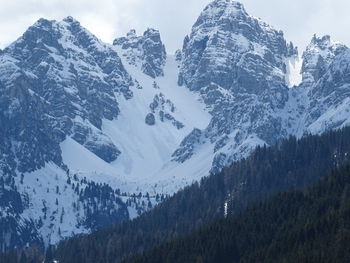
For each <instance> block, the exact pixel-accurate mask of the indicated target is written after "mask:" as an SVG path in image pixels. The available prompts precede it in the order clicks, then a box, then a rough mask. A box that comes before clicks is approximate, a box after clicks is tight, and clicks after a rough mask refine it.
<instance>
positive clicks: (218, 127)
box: [174, 0, 297, 164]
mask: <svg viewBox="0 0 350 263" xmlns="http://www.w3.org/2000/svg"><path fill="white" fill-rule="evenodd" d="M296 53H297V51H296V49H295V48H294V47H293V45H292V44H287V42H286V40H285V39H284V37H283V33H282V32H281V31H277V30H275V29H273V28H272V27H270V26H269V25H267V24H265V23H264V22H262V21H260V20H258V19H256V18H254V17H251V16H249V15H248V14H247V12H246V11H245V9H244V7H243V5H242V4H240V3H238V2H234V1H230V0H217V1H213V2H212V3H210V4H209V5H208V6H207V7H206V8H205V9H204V11H203V12H202V14H201V15H200V17H199V18H198V20H197V22H196V23H195V24H194V26H193V28H192V32H191V34H190V35H189V36H187V37H186V38H185V40H184V45H183V49H182V52H181V55H180V54H177V56H178V57H179V58H181V68H180V74H179V84H181V85H185V86H186V87H188V88H189V89H190V90H192V91H194V92H198V93H199V94H200V95H201V96H202V98H203V101H204V102H205V103H206V104H207V105H208V107H209V108H210V109H211V113H212V115H213V118H212V121H211V123H210V125H209V126H208V127H207V129H206V130H205V131H203V132H202V133H203V134H204V135H203V136H204V137H205V138H206V140H204V141H203V140H202V143H203V142H204V143H211V144H217V146H216V147H215V149H216V152H217V155H220V163H221V164H225V163H227V162H225V161H223V157H222V156H223V155H222V154H220V151H218V150H219V148H221V149H223V148H225V147H226V151H227V150H228V148H232V150H230V153H228V154H226V155H227V161H228V160H230V161H231V160H232V159H235V157H234V156H235V155H236V154H238V155H240V153H242V151H246V150H245V149H240V146H242V145H243V144H245V143H246V142H247V140H250V141H251V142H252V145H256V143H259V142H260V143H261V142H265V143H272V142H273V141H275V140H277V139H279V138H282V137H284V136H285V135H286V134H287V131H286V128H285V127H283V125H282V123H281V122H282V119H281V117H280V116H278V114H277V112H278V111H281V110H282V109H283V108H284V107H285V106H286V103H287V101H288V99H289V90H288V88H287V86H286V80H285V75H286V64H285V60H286V58H289V57H291V56H294V55H295V54H296ZM188 139H189V138H186V140H188ZM258 141H259V142H258ZM193 143H194V144H195V143H197V140H194V141H193ZM184 145H190V144H189V143H188V142H186V143H184ZM182 147H183V146H182ZM189 147H191V148H193V146H189ZM236 151H238V152H236ZM181 153H184V154H185V153H186V156H189V155H188V154H187V153H188V151H184V150H177V151H176V152H175V153H174V155H175V160H181V161H183V160H184V156H181Z"/></svg>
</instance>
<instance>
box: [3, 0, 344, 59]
mask: <svg viewBox="0 0 350 263" xmlns="http://www.w3.org/2000/svg"><path fill="white" fill-rule="evenodd" d="M209 2H210V0H99V1H96V0H74V1H73V0H11V1H8V0H0V3H1V9H0V46H1V47H4V46H6V45H7V44H9V43H11V42H12V41H14V40H15V39H17V38H18V37H19V36H20V35H21V34H22V33H23V32H24V31H25V30H26V28H27V27H28V26H30V25H31V24H33V23H34V22H35V21H36V20H37V19H39V18H41V17H44V18H47V19H56V20H61V19H62V18H64V17H66V16H68V15H71V16H73V17H75V18H76V19H77V20H79V21H80V22H81V23H82V25H83V26H85V27H87V28H88V29H89V30H90V31H91V32H92V33H94V34H95V35H97V36H98V37H100V38H101V39H102V40H103V41H105V42H110V43H111V42H112V41H113V39H114V38H115V37H117V36H121V35H124V34H125V33H126V32H127V31H128V30H129V29H131V28H135V29H136V30H137V31H138V32H139V33H142V32H143V31H144V30H145V29H146V28H147V27H154V28H157V29H159V30H160V31H161V34H162V38H163V40H164V42H165V44H166V46H167V49H168V50H169V51H170V52H174V51H175V50H176V49H178V48H180V47H181V45H182V40H183V38H184V36H185V35H186V34H188V33H189V32H190V29H191V25H192V24H193V23H194V22H195V20H196V18H197V17H198V15H199V14H200V12H201V10H202V9H203V8H204V7H205V5H206V4H207V3H209ZM241 2H242V3H243V4H244V5H245V6H246V9H247V11H248V12H249V13H250V14H252V15H254V16H258V17H261V18H262V19H263V20H265V21H266V22H268V23H270V24H271V25H273V26H274V27H275V28H276V29H281V30H283V31H284V32H285V35H286V37H287V39H288V40H291V41H293V42H295V43H296V44H297V45H298V46H301V47H302V48H304V47H305V45H306V44H307V43H308V42H309V41H310V39H311V37H312V35H313V34H314V33H317V34H318V35H323V34H330V35H331V36H332V37H333V38H334V39H335V40H339V41H341V42H344V43H345V44H350V35H349V34H348V33H347V28H349V27H350V19H349V16H348V12H349V10H350V2H349V1H348V0H294V1H281V0H265V1H259V0H242V1H241Z"/></svg>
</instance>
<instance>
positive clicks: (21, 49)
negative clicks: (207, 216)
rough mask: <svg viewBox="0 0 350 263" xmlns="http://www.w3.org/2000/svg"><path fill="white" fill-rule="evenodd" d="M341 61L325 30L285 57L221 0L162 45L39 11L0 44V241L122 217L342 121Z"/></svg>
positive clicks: (347, 58) (263, 31)
mask: <svg viewBox="0 0 350 263" xmlns="http://www.w3.org/2000/svg"><path fill="white" fill-rule="evenodd" d="M349 63H350V51H349V49H348V48H347V47H346V46H344V45H342V44H340V43H336V42H333V41H332V40H331V39H330V37H329V36H325V37H322V38H318V37H316V36H314V38H313V39H312V41H311V44H310V45H309V46H308V48H307V50H306V51H305V52H304V54H303V55H302V56H299V54H298V50H297V49H296V48H295V47H294V46H293V44H292V43H287V41H286V40H285V38H284V36H283V33H282V32H281V31H278V30H275V29H274V28H272V27H271V26H269V25H267V24H266V23H264V22H263V21H261V20H260V19H258V18H255V17H253V16H250V15H249V14H248V13H247V12H246V10H245V9H244V7H243V5H242V4H240V3H238V2H234V1H231V0H215V1H213V2H212V3H210V4H209V5H208V6H207V7H206V8H205V9H204V11H203V12H202V13H201V14H200V16H199V18H198V20H197V21H196V23H195V24H194V26H193V27H192V31H191V33H190V35H189V36H187V37H185V40H184V44H183V48H182V50H179V51H178V52H177V53H176V55H169V54H167V53H166V49H165V46H164V45H163V43H162V41H161V36H160V33H159V32H158V31H157V30H154V29H148V30H146V32H144V33H143V34H142V35H141V36H138V35H137V33H136V32H135V30H131V31H130V32H129V33H128V34H127V35H126V36H125V37H120V38H117V39H116V40H115V41H114V42H113V44H106V43H103V42H101V41H100V40H99V39H97V38H96V37H95V36H94V35H93V34H91V33H90V32H89V31H87V30H86V29H84V28H83V27H82V26H81V25H80V23H79V22H78V21H76V20H74V19H73V18H72V17H67V18H65V19H64V20H62V21H49V20H45V19H40V20H39V21H38V22H37V23H35V24H34V25H33V26H31V27H30V28H29V29H28V30H27V31H26V32H25V33H24V34H23V36H22V37H20V38H19V39H18V40H17V41H15V42H14V43H12V44H11V45H10V46H8V47H7V48H5V49H4V50H3V51H1V52H0V110H1V111H0V127H1V128H0V136H1V137H0V138H1V141H0V167H1V169H0V246H1V248H0V250H6V249H7V248H10V247H15V246H18V247H23V246H25V245H26V244H27V243H37V244H39V245H47V244H49V243H56V242H57V241H58V240H60V239H62V238H65V237H69V236H72V235H74V234H78V233H86V232H90V231H93V230H94V229H97V228H100V227H103V226H106V225H109V224H113V223H119V222H122V221H123V220H128V219H129V218H133V217H135V216H137V215H138V214H140V213H142V212H144V211H146V210H147V209H149V208H151V207H152V206H154V205H155V204H156V203H158V202H160V201H161V200H162V198H164V195H166V194H171V193H174V192H175V191H177V190H178V189H180V188H181V187H184V186H185V185H188V184H190V183H192V182H193V181H196V180H199V179H200V178H202V177H203V176H207V175H208V174H209V172H218V171H220V169H221V168H223V167H224V166H225V165H226V164H228V163H230V162H232V161H234V160H238V159H241V158H243V157H245V156H247V155H248V154H249V153H250V151H251V150H252V149H253V148H254V147H255V146H257V145H261V144H272V143H275V142H276V141H278V140H280V139H282V138H285V137H287V136H289V135H296V136H298V137H300V136H302V135H303V134H305V133H309V132H312V133H322V132H324V131H326V130H328V129H336V128H340V127H342V126H345V125H348V124H349V122H350V114H349V111H350V99H349V92H350V86H349V85H350V78H349V76H350V72H349V67H348V65H349Z"/></svg>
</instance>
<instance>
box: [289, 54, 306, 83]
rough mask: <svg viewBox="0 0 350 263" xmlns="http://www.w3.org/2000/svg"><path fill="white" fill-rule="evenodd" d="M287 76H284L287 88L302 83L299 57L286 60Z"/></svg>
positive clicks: (301, 61)
mask: <svg viewBox="0 0 350 263" xmlns="http://www.w3.org/2000/svg"><path fill="white" fill-rule="evenodd" d="M285 63H286V66H287V74H286V84H287V86H288V87H290V88H292V87H294V86H298V85H300V84H301V82H302V81H303V75H302V73H301V68H302V66H303V60H302V58H301V57H300V56H292V57H290V58H288V59H287V60H286V62H285Z"/></svg>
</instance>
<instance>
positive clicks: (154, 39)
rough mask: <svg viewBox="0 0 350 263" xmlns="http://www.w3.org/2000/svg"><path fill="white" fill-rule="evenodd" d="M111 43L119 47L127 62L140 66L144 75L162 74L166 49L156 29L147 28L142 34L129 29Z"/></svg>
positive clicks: (153, 76)
mask: <svg viewBox="0 0 350 263" xmlns="http://www.w3.org/2000/svg"><path fill="white" fill-rule="evenodd" d="M113 45H115V46H118V47H121V49H122V50H121V52H122V54H123V56H125V57H126V59H127V61H128V63H129V64H131V65H133V66H136V67H140V68H141V70H142V72H143V73H145V74H146V75H148V76H150V77H152V78H156V77H159V76H163V75H164V72H163V67H164V65H165V61H166V51H165V46H164V45H163V43H162V40H161V38H160V34H159V31H158V30H155V29H151V28H149V29H147V30H146V31H145V32H144V33H143V35H142V36H137V35H136V31H135V30H131V31H130V32H129V33H128V34H127V35H126V37H121V38H117V39H116V40H114V42H113Z"/></svg>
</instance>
